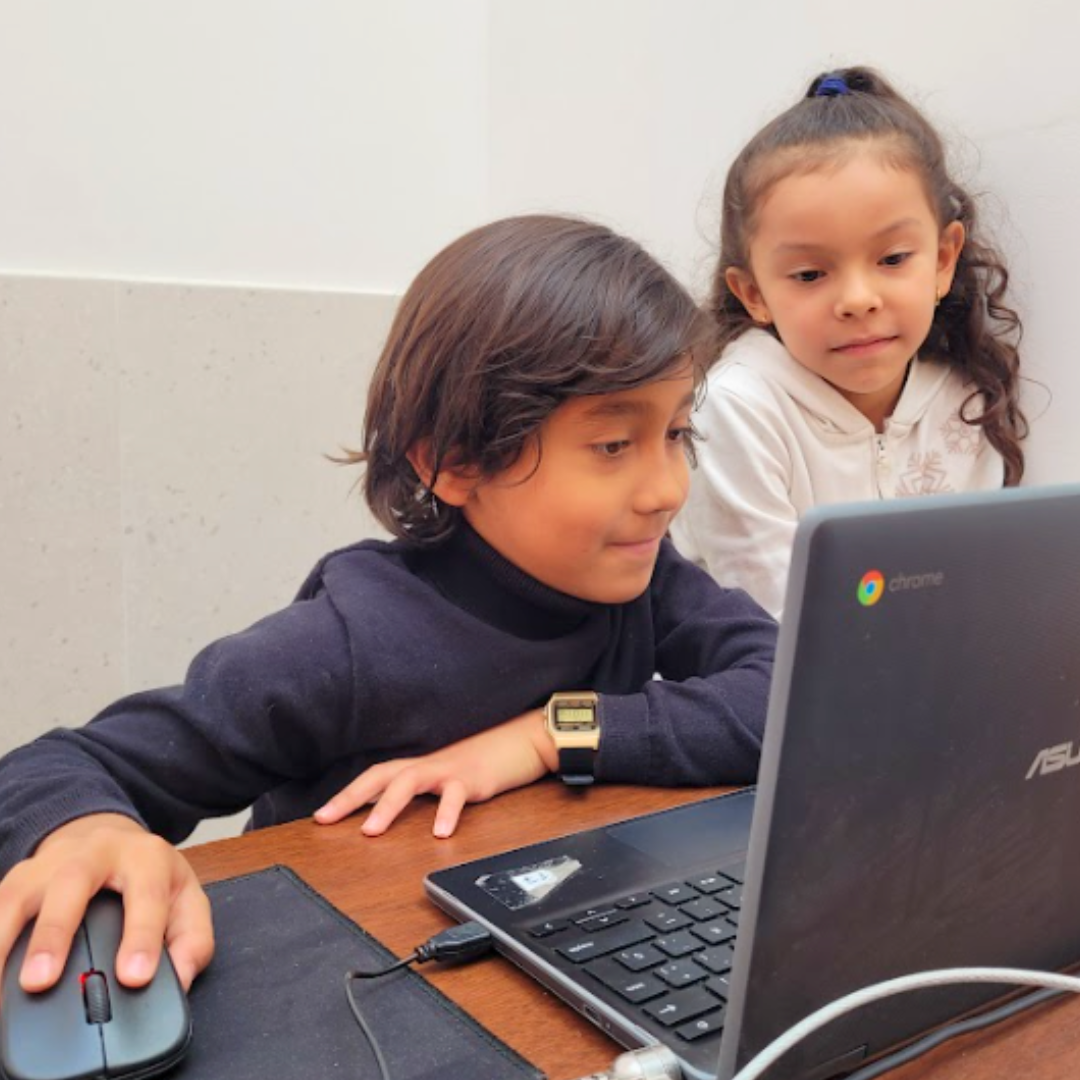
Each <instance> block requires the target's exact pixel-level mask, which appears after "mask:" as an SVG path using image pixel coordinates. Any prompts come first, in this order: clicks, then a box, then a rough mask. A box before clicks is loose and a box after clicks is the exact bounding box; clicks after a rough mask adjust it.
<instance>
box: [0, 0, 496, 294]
mask: <svg viewBox="0 0 1080 1080" xmlns="http://www.w3.org/2000/svg"><path fill="white" fill-rule="evenodd" d="M487 57H488V46H487V4H486V3H483V2H481V0H453V2H452V3H446V2H443V0H403V2H399V0H395V2H394V3H375V2H371V0H361V2H356V0H185V2H184V3H180V2H176V0H173V2H168V0H91V2H87V0H0V146H2V152H3V162H4V165H3V168H2V169H0V268H2V269H4V270H10V271H16V272H28V273H45V274H54V273H62V274H69V275H78V276H93V275H104V276H107V277H122V278H151V279H159V280H166V281H173V280H178V279H179V280H187V281H192V280H194V281H212V282H234V283H235V282H244V283H249V284H259V285H275V286H299V287H302V288H305V289H317V288H324V287H325V288H329V289H341V288H346V289H361V290H366V291H386V292H394V291H400V290H401V288H402V286H403V284H404V283H405V282H407V281H408V280H409V278H411V277H412V275H413V274H414V273H415V271H416V269H417V268H418V267H419V265H421V264H422V262H423V261H425V260H426V259H427V258H428V257H429V256H430V255H431V254H432V248H433V246H434V245H440V244H442V243H443V242H445V241H447V240H450V239H452V238H453V237H454V236H455V235H457V234H458V233H460V232H462V231H464V230H465V229H466V228H467V227H469V226H470V225H472V224H474V223H475V222H476V221H478V220H479V219H480V218H482V217H484V216H485V214H486V210H487V121H486V115H485V110H486V102H487V94H488V82H487Z"/></svg>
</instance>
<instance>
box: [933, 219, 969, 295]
mask: <svg viewBox="0 0 1080 1080" xmlns="http://www.w3.org/2000/svg"><path fill="white" fill-rule="evenodd" d="M966 239H967V233H965V231H964V225H963V222H960V221H950V222H949V224H948V225H946V226H945V228H944V229H942V230H941V238H940V239H939V240H938V257H937V295H938V299H939V300H940V299H941V297H943V296H944V295H945V294H946V293H947V292H948V291H949V290H950V289H951V288H952V283H953V275H955V273H956V264H957V262H958V261H959V259H960V252H961V251H963V250H964V241H965V240H966Z"/></svg>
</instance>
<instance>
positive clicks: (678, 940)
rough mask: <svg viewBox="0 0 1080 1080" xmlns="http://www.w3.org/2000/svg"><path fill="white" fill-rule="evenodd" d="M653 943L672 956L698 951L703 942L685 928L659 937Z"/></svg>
mask: <svg viewBox="0 0 1080 1080" xmlns="http://www.w3.org/2000/svg"><path fill="white" fill-rule="evenodd" d="M653 944H654V945H656V947H657V948H658V949H659V950H660V951H661V952H665V953H667V954H668V956H671V957H680V956H689V954H690V953H692V952H697V951H698V949H700V948H701V942H700V941H699V940H698V939H697V938H695V937H691V936H690V934H688V933H686V931H684V930H680V931H679V932H677V933H675V934H668V935H667V936H666V937H662V938H657V939H656V941H655V942H654V943H653Z"/></svg>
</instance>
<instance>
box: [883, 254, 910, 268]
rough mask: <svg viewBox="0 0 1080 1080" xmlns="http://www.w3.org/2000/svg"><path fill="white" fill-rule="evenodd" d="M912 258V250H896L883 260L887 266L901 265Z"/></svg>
mask: <svg viewBox="0 0 1080 1080" xmlns="http://www.w3.org/2000/svg"><path fill="white" fill-rule="evenodd" d="M910 258H911V252H910V251H894V252H893V253H892V254H891V255H886V256H885V258H884V259H882V260H881V261H882V262H883V263H884V264H885V265H886V266H900V265H902V264H903V263H905V262H907V260H908V259H910Z"/></svg>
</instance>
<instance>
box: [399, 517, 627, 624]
mask: <svg viewBox="0 0 1080 1080" xmlns="http://www.w3.org/2000/svg"><path fill="white" fill-rule="evenodd" d="M409 561H410V562H411V563H412V570H413V572H414V573H415V574H416V575H417V577H419V578H421V579H423V580H424V581H426V582H428V584H430V585H431V586H432V587H433V588H434V589H436V590H438V592H439V593H440V594H441V595H443V596H444V597H446V599H447V600H449V601H450V602H451V603H452V604H454V605H455V606H456V607H459V608H461V609H462V610H463V611H467V612H469V614H470V615H475V616H476V617H477V618H478V619H482V620H483V621H484V622H486V623H488V624H489V625H491V626H495V627H498V628H499V629H500V630H506V631H508V632H509V633H512V634H514V635H515V636H517V637H523V638H526V639H533V640H536V641H543V640H546V639H548V638H555V637H560V636H562V635H564V634H566V633H568V632H570V631H572V630H574V629H575V628H576V627H578V626H579V625H580V624H581V623H582V622H583V621H584V620H585V619H586V618H588V617H589V616H590V615H593V614H595V613H597V612H599V611H601V610H603V609H604V608H605V607H607V606H609V605H605V604H596V603H593V602H591V601H589V600H581V599H579V598H578V597H576V596H570V595H568V594H567V593H563V592H559V591H558V590H557V589H552V588H551V587H549V586H547V585H545V584H543V582H540V581H537V580H536V578H534V577H532V576H530V575H529V574H526V573H525V571H524V570H521V569H519V568H518V567H517V566H515V565H514V564H513V563H512V562H510V561H509V559H506V558H505V557H504V556H502V555H500V554H499V552H498V551H496V550H495V549H494V548H493V547H492V546H491V545H490V544H489V543H488V542H487V541H486V540H485V539H484V538H483V537H482V536H480V534H479V533H477V532H476V531H475V530H474V529H473V528H472V526H471V525H469V523H468V522H467V521H465V519H464V518H460V519H459V521H458V525H457V527H456V529H455V530H454V532H453V533H452V534H451V536H450V537H449V539H447V540H445V541H444V542H443V543H442V544H440V545H438V547H433V548H421V549H418V550H416V551H414V552H412V553H411V554H410V556H409Z"/></svg>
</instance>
